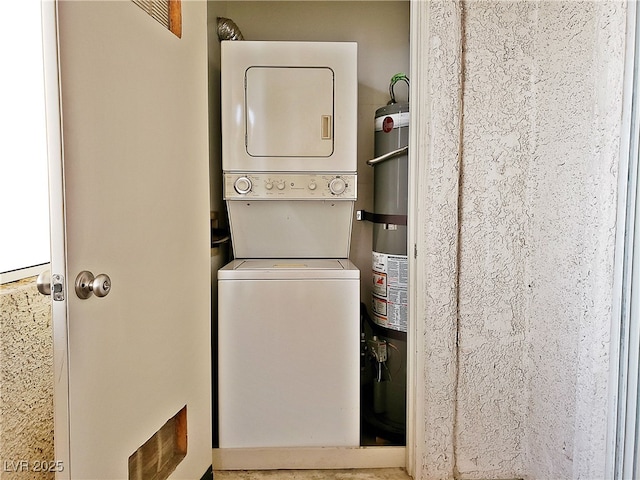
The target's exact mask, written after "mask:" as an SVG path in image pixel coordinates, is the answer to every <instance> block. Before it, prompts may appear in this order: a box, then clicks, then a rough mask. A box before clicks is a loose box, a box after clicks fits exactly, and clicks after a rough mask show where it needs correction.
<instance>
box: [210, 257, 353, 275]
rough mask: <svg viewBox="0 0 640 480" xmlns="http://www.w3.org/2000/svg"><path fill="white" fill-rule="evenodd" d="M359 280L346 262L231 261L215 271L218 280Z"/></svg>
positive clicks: (289, 260)
mask: <svg viewBox="0 0 640 480" xmlns="http://www.w3.org/2000/svg"><path fill="white" fill-rule="evenodd" d="M294 278H300V279H315V278H360V271H359V270H358V268H357V267H356V266H355V265H354V264H353V263H352V262H351V261H350V260H347V259H329V258H310V259H307V258H285V259H282V258H269V259H247V260H233V261H232V262H231V263H229V264H227V265H225V266H224V267H223V268H221V269H220V270H218V279H221V280H222V279H238V280H239V279H294Z"/></svg>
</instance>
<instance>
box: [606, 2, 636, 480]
mask: <svg viewBox="0 0 640 480" xmlns="http://www.w3.org/2000/svg"><path fill="white" fill-rule="evenodd" d="M639 15H640V9H638V7H637V4H636V2H628V3H627V41H626V45H627V48H626V52H625V73H624V91H623V117H622V127H621V134H620V140H621V141H620V171H619V177H618V178H619V182H618V215H617V222H616V224H617V232H616V253H615V264H614V268H615V271H614V282H615V283H614V305H613V306H614V308H613V314H612V322H611V325H612V330H611V362H610V365H611V368H610V377H609V384H610V385H611V388H610V394H609V402H610V403H609V404H610V408H609V422H608V423H609V427H608V438H607V457H606V461H607V465H606V473H607V477H608V478H613V479H626V478H635V475H637V474H638V473H639V472H638V468H639V467H638V462H640V455H639V454H638V447H639V446H640V445H639V444H638V442H639V440H638V435H639V434H640V428H639V425H638V419H639V417H638V413H639V412H638V381H639V368H638V367H639V362H640V352H639V350H640V318H639V317H640V296H639V295H638V290H637V288H638V285H640V235H639V234H638V229H639V228H640V208H638V207H639V206H640V203H639V202H640V195H639V192H638V187H639V184H638V168H639V159H640V99H639V98H638V95H639V94H640V72H639V70H640V30H639V29H638V26H639V25H640V21H639V18H638V17H639Z"/></svg>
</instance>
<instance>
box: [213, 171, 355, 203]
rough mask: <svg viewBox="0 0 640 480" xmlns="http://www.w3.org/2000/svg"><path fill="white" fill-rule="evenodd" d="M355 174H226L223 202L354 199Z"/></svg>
mask: <svg viewBox="0 0 640 480" xmlns="http://www.w3.org/2000/svg"><path fill="white" fill-rule="evenodd" d="M356 180H357V176H356V175H355V174H346V175H344V174H335V175H333V174H306V173H247V174H242V173H226V174H225V175H224V199H225V200H240V199H252V200H307V199H308V200H314V199H315V200H329V199H340V200H355V199H356V194H357V192H356V183H357V182H356Z"/></svg>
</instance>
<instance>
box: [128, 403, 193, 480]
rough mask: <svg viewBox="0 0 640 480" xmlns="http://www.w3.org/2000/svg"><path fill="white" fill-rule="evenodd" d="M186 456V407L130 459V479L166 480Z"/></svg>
mask: <svg viewBox="0 0 640 480" xmlns="http://www.w3.org/2000/svg"><path fill="white" fill-rule="evenodd" d="M186 455H187V407H186V405H185V406H184V407H183V408H182V409H181V410H180V411H179V412H178V413H176V414H175V415H174V416H173V417H171V418H170V419H169V420H167V423H165V424H164V425H163V426H162V427H161V428H160V430H158V431H157V432H156V433H155V434H153V436H152V437H151V438H150V439H149V440H147V441H146V442H145V443H144V445H142V446H141V447H140V448H138V449H137V450H136V451H135V452H134V453H133V455H131V456H130V457H129V480H166V479H167V478H169V476H170V475H171V473H172V472H173V471H174V470H175V469H176V467H177V466H178V464H179V463H180V462H181V461H182V460H183V459H184V457H185V456H186Z"/></svg>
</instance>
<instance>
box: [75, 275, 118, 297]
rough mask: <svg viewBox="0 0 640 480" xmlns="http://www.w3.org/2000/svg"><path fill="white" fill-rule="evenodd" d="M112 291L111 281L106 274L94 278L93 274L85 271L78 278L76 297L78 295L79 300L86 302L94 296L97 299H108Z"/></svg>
mask: <svg viewBox="0 0 640 480" xmlns="http://www.w3.org/2000/svg"><path fill="white" fill-rule="evenodd" d="M110 291H111V279H110V278H109V276H108V275H105V274H104V273H101V274H100V275H97V276H96V277H94V276H93V273H91V272H89V271H87V270H85V271H83V272H80V273H79V274H78V276H77V277H76V295H78V298H82V299H83V300H84V299H87V298H89V297H90V296H91V295H92V294H95V296H96V297H106V296H107V295H108V294H109V292H110Z"/></svg>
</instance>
